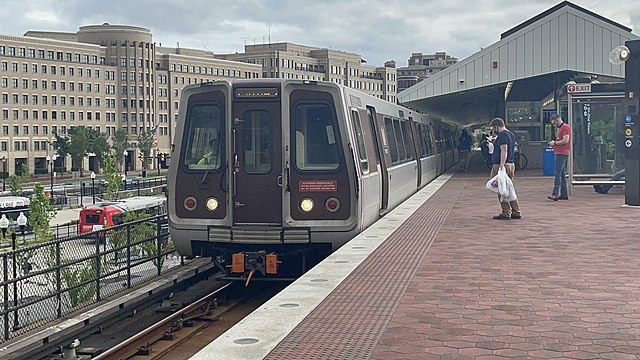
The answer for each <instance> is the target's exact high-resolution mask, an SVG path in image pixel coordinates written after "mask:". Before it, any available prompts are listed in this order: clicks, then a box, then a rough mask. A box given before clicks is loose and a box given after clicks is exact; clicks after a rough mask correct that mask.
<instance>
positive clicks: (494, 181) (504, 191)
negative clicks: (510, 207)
mask: <svg viewBox="0 0 640 360" xmlns="http://www.w3.org/2000/svg"><path fill="white" fill-rule="evenodd" d="M486 188H487V189H489V190H491V191H493V192H495V193H498V195H500V202H509V201H514V200H516V199H517V197H516V189H515V187H514V186H513V181H511V179H510V178H509V176H508V175H507V172H506V170H505V169H504V168H500V170H498V174H497V175H496V176H494V177H492V178H491V179H490V180H489V181H487V185H486Z"/></svg>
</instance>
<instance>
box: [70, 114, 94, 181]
mask: <svg viewBox="0 0 640 360" xmlns="http://www.w3.org/2000/svg"><path fill="white" fill-rule="evenodd" d="M88 151H89V137H88V136H87V128H85V127H84V126H76V127H72V128H70V129H69V154H70V155H71V163H72V166H71V167H72V168H75V169H78V170H79V171H80V176H82V170H84V169H83V166H84V164H83V160H84V158H85V156H87V154H88Z"/></svg>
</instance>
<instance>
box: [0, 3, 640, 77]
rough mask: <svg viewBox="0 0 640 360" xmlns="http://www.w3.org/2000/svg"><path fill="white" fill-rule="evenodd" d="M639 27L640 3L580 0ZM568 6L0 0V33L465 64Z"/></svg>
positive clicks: (227, 50)
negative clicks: (84, 32) (132, 38)
mask: <svg viewBox="0 0 640 360" xmlns="http://www.w3.org/2000/svg"><path fill="white" fill-rule="evenodd" d="M572 2H573V3H574V4H576V5H579V6H581V7H584V8H586V9H587V10H590V11H592V12H595V13H596V14H599V15H601V16H604V17H606V18H609V19H611V20H613V21H615V22H618V23H620V24H622V25H624V26H627V27H629V28H631V29H634V33H635V34H638V35H640V6H637V5H638V0H599V1H598V0H574V1H572ZM558 3H560V1H559V0H556V1H550V0H537V1H530V0H482V1H477V0H440V1H433V0H366V1H364V0H314V1H308V0H262V1H259V0H130V1H122V0H111V1H105V0H23V1H16V0H0V35H15V36H21V35H23V34H24V33H25V32H26V31H28V30H41V31H61V32H76V31H77V30H78V28H79V27H80V26H84V25H98V24H102V23H105V22H107V23H110V24H118V25H135V26H141V27H145V28H148V29H150V30H151V32H152V34H153V41H154V42H156V44H159V43H161V44H162V46H165V47H176V46H177V43H179V44H180V45H179V46H180V47H185V48H193V49H200V50H209V51H212V52H214V53H234V52H243V51H244V45H245V44H247V45H252V44H261V43H267V42H269V39H271V42H292V43H298V44H303V45H308V46H314V47H318V48H329V49H334V50H343V51H348V52H354V53H358V54H360V55H362V57H363V59H365V60H366V61H367V63H368V64H369V65H374V66H382V65H383V64H384V63H385V61H388V60H395V61H396V63H397V66H399V67H400V66H407V60H408V59H409V57H410V56H411V53H414V52H421V53H423V54H433V53H435V52H436V51H445V52H447V53H448V54H450V55H452V56H454V57H457V58H458V59H464V58H466V57H468V56H469V55H471V54H473V53H475V52H477V51H479V50H480V49H481V48H484V47H487V46H489V45H491V44H493V43H495V42H497V41H498V40H499V39H500V34H501V33H503V32H505V31H507V30H509V29H511V28H512V27H514V26H516V25H518V24H520V23H522V22H524V21H526V20H528V19H530V18H532V17H534V16H536V15H537V14H539V13H541V12H543V11H545V10H547V9H549V8H551V7H553V6H555V5H557V4H558Z"/></svg>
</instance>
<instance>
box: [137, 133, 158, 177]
mask: <svg viewBox="0 0 640 360" xmlns="http://www.w3.org/2000/svg"><path fill="white" fill-rule="evenodd" d="M155 146H156V139H155V135H154V133H152V132H151V131H144V132H142V133H140V135H139V136H138V149H140V152H142V156H144V158H143V160H142V168H143V169H145V170H146V169H147V168H148V165H149V164H148V163H149V155H150V153H151V149H152V148H153V147H155Z"/></svg>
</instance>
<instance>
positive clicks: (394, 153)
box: [384, 117, 399, 164]
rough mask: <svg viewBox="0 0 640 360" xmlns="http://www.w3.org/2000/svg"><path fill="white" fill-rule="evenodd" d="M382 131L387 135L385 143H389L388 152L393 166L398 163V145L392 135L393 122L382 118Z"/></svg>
mask: <svg viewBox="0 0 640 360" xmlns="http://www.w3.org/2000/svg"><path fill="white" fill-rule="evenodd" d="M384 130H385V133H386V134H387V141H388V142H389V152H390V155H391V163H392V164H395V163H397V162H398V160H399V159H398V145H397V143H396V137H395V135H394V134H393V120H391V118H388V117H385V118H384Z"/></svg>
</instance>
